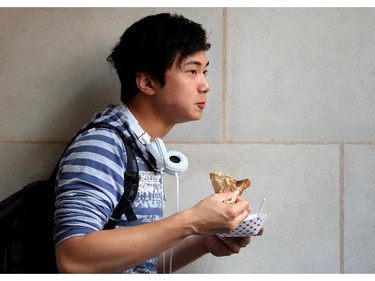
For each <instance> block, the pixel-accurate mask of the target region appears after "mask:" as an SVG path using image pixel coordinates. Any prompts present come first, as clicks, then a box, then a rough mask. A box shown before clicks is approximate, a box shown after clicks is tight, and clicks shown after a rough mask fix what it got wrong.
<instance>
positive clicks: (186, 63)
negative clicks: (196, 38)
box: [182, 60, 210, 67]
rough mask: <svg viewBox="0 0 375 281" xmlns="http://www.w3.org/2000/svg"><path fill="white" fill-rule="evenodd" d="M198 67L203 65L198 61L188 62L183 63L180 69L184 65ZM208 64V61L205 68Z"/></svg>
mask: <svg viewBox="0 0 375 281" xmlns="http://www.w3.org/2000/svg"><path fill="white" fill-rule="evenodd" d="M192 64H193V65H198V66H202V65H203V64H202V63H201V62H200V61H197V60H190V61H188V62H185V63H184V64H182V67H183V66H186V65H192ZM209 64H210V62H209V61H207V63H206V65H205V67H207V66H208V65H209Z"/></svg>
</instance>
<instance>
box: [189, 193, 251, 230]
mask: <svg viewBox="0 0 375 281" xmlns="http://www.w3.org/2000/svg"><path fill="white" fill-rule="evenodd" d="M234 196H236V197H237V200H236V202H235V203H234V204H226V203H224V201H226V200H228V199H230V198H232V197H234ZM187 211H188V215H187V216H188V218H189V224H190V223H191V226H192V228H193V229H194V232H195V233H194V234H200V235H210V234H214V233H218V232H230V231H231V230H233V229H235V228H236V227H237V226H238V224H239V223H240V222H242V221H243V220H244V219H245V218H246V217H247V216H248V214H249V213H250V211H251V207H250V205H249V202H247V201H246V200H242V199H241V197H240V196H238V191H234V192H227V193H220V194H213V195H211V196H208V197H207V198H205V199H204V200H202V201H201V202H199V203H198V204H197V205H195V206H194V207H192V208H190V209H189V210H187Z"/></svg>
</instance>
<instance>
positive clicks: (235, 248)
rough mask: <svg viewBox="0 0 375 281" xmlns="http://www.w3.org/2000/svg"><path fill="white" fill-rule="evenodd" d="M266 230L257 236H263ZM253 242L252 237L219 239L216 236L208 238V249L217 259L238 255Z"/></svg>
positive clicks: (262, 230)
mask: <svg viewBox="0 0 375 281" xmlns="http://www.w3.org/2000/svg"><path fill="white" fill-rule="evenodd" d="M263 232H264V228H263V227H262V229H261V230H260V231H259V233H258V235H257V236H261V235H262V234H263ZM250 242H251V238H250V237H218V236H216V235H212V236H208V237H207V238H206V248H207V251H208V252H209V253H211V254H212V255H214V256H216V257H222V256H230V255H232V254H238V253H239V252H240V250H241V248H245V247H246V246H248V245H249V244H250Z"/></svg>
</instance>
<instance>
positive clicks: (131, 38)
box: [107, 13, 211, 103]
mask: <svg viewBox="0 0 375 281" xmlns="http://www.w3.org/2000/svg"><path fill="white" fill-rule="evenodd" d="M210 47H211V45H210V43H208V42H207V35H206V31H205V30H204V29H203V27H202V25H200V24H198V23H195V22H193V21H191V20H189V19H187V18H185V17H183V16H181V15H171V14H169V13H162V14H157V15H151V16H147V17H145V18H143V19H141V20H139V21H138V22H135V23H134V24H133V25H131V26H130V27H129V28H128V29H126V30H125V32H124V34H123V35H122V36H121V38H120V41H119V42H118V44H117V45H116V46H115V47H114V48H113V50H112V53H111V54H110V55H109V56H108V58H107V61H109V62H111V63H112V64H113V66H114V67H115V69H116V71H117V74H118V76H119V79H120V82H121V101H122V102H124V103H126V102H127V101H129V100H130V99H131V98H132V97H134V96H135V94H136V93H137V92H138V87H137V84H136V82H135V78H136V75H137V73H138V72H147V73H148V74H149V75H150V76H151V77H153V78H154V79H156V80H157V81H158V82H159V83H160V84H161V86H164V85H165V79H164V75H165V72H166V71H167V70H168V69H170V68H171V67H172V66H173V63H174V61H175V60H176V59H177V58H178V60H179V61H182V60H183V59H184V58H186V57H187V56H189V55H191V54H193V53H196V52H198V51H207V50H208V49H209V48H210Z"/></svg>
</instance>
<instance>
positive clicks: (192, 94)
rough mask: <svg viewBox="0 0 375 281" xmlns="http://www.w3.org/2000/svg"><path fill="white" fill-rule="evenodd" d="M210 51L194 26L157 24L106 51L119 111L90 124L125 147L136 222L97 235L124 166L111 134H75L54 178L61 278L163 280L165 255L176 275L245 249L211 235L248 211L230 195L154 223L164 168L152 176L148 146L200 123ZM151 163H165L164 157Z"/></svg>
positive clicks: (239, 241) (159, 19)
mask: <svg viewBox="0 0 375 281" xmlns="http://www.w3.org/2000/svg"><path fill="white" fill-rule="evenodd" d="M209 48H210V44H209V43H207V42H206V32H205V31H204V29H203V28H202V27H201V25H199V24H197V23H194V22H192V21H190V20H188V19H186V18H184V17H182V16H178V15H170V14H158V15H154V16H148V17H146V18H144V19H142V20H140V21H138V22H136V23H134V24H133V25H132V26H131V27H129V28H128V29H127V30H126V31H125V33H124V34H123V36H122V37H121V40H120V42H119V43H118V45H117V46H115V48H114V49H113V52H112V54H111V55H110V56H109V58H108V60H109V61H110V62H112V63H113V65H114V67H115V68H116V70H117V73H118V75H119V79H120V81H121V100H122V104H120V105H117V106H114V105H111V106H109V107H107V108H105V109H104V110H103V111H101V112H99V113H98V114H96V115H95V116H94V117H93V119H92V120H91V122H92V123H95V122H106V123H110V124H111V125H114V126H116V127H117V128H119V129H120V130H121V131H122V132H123V133H124V134H125V135H126V137H127V138H128V139H129V140H130V141H131V142H132V145H133V149H134V152H135V154H136V157H137V162H138V166H139V170H140V171H139V189H138V194H137V197H136V199H135V201H134V204H133V210H134V212H135V213H136V215H137V217H138V220H137V221H136V222H129V221H127V219H126V218H125V216H124V217H123V218H122V219H121V221H120V222H119V223H118V225H117V227H116V229H112V230H104V231H101V230H102V229H103V226H104V224H105V223H106V221H107V219H108V217H109V216H110V215H111V213H112V211H113V208H114V207H115V206H116V205H117V203H118V200H119V198H120V197H121V195H122V193H123V192H124V178H123V175H124V170H125V169H126V167H127V163H125V162H126V159H127V158H126V157H125V154H126V153H125V148H124V145H123V144H122V141H121V139H120V138H119V136H118V135H117V134H116V133H115V132H114V131H112V130H110V129H103V128H97V129H91V130H89V131H87V132H85V133H83V134H82V135H81V136H80V137H78V138H77V139H76V141H75V142H74V143H73V144H72V145H71V147H70V148H69V149H68V150H67V152H66V154H65V156H64V158H63V159H62V161H61V164H60V170H59V174H58V176H57V188H56V192H57V199H56V215H55V223H56V227H55V243H56V259H57V264H58V267H59V270H60V271H61V272H127V273H157V272H163V271H165V267H164V266H163V263H164V262H165V261H169V259H170V258H171V254H170V252H171V250H170V249H171V248H172V247H173V268H172V271H175V270H178V269H179V268H181V267H183V266H185V265H186V264H189V263H191V262H192V261H194V260H196V259H198V258H199V257H201V256H203V255H205V254H207V253H211V254H213V255H215V256H227V255H231V254H233V253H238V252H239V251H240V248H241V247H245V246H246V245H248V244H249V243H250V238H249V237H246V238H218V237H217V236H216V235H215V233H218V232H228V231H230V230H232V229H234V228H235V227H236V226H237V225H238V224H239V223H240V222H241V221H243V220H244V219H245V218H246V216H247V215H248V214H249V212H250V211H251V207H250V206H249V203H248V202H247V201H245V200H242V199H241V198H240V196H237V200H236V203H235V204H233V205H228V204H225V203H223V201H225V200H227V199H229V198H232V197H233V196H236V195H238V193H236V192H231V193H224V194H213V195H211V196H209V197H207V198H205V199H204V200H202V201H200V202H199V203H198V204H196V205H195V206H193V207H191V208H189V209H187V210H183V211H180V212H178V213H176V214H174V215H172V216H170V217H166V218H163V214H162V211H163V203H164V202H163V201H164V190H163V186H162V173H163V170H164V168H165V167H161V168H160V167H158V164H157V163H156V162H157V161H156V160H155V159H156V158H155V155H154V153H151V150H150V146H149V144H150V143H153V142H155V141H156V140H157V138H159V139H162V138H163V137H164V136H166V135H167V134H168V132H169V131H170V130H171V129H172V128H173V126H174V125H176V124H178V123H182V122H188V121H192V120H199V119H200V118H201V116H202V112H203V110H204V107H205V104H206V95H207V93H208V92H209V90H210V85H209V84H208V82H207V80H206V75H207V68H208V65H209V62H208V59H207V57H206V55H205V51H207V50H208V49H209ZM158 153H160V155H161V156H162V157H163V156H164V155H163V153H164V152H163V150H161V151H160V152H157V154H158ZM157 156H158V155H156V157H157ZM125 188H127V186H126V183H125ZM197 188H199V187H197ZM162 253H164V255H162ZM159 256H160V257H162V258H159ZM163 256H164V257H165V258H163ZM163 261H164V262H163ZM167 271H169V269H168V270H167Z"/></svg>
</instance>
